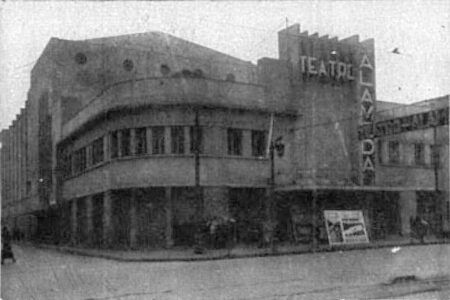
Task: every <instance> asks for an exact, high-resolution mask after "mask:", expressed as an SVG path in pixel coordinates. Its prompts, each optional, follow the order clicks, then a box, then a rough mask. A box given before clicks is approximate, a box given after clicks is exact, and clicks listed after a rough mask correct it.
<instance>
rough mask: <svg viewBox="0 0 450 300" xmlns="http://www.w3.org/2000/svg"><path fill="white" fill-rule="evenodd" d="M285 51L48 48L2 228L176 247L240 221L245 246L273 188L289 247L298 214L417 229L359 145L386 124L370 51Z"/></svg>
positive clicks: (293, 31)
mask: <svg viewBox="0 0 450 300" xmlns="http://www.w3.org/2000/svg"><path fill="white" fill-rule="evenodd" d="M279 52H280V53H279V58H278V59H272V58H262V59H260V60H259V61H258V63H257V64H256V65H255V64H253V63H251V62H246V61H242V60H239V59H237V58H234V57H231V56H228V55H226V54H223V53H220V52H217V51H214V50H211V49H208V48H205V47H202V46H199V45H196V44H193V43H190V42H188V41H184V40H182V39H179V38H176V37H173V36H170V35H167V34H163V33H157V32H153V33H144V34H136V35H126V36H118V37H111V38H101V39H91V40H85V41H66V40H59V39H51V40H50V42H49V43H48V45H47V47H46V48H45V49H44V52H43V54H42V55H41V57H40V58H39V60H38V62H37V63H36V65H35V67H34V68H33V70H32V73H31V87H30V90H29V93H28V99H27V101H26V106H25V108H24V109H22V110H21V113H20V115H18V117H17V119H16V120H15V121H14V122H13V124H12V125H11V126H10V128H9V129H7V130H4V131H3V132H2V145H3V146H2V186H3V188H2V199H3V200H2V216H3V219H4V220H6V221H8V222H9V223H10V225H11V226H12V227H16V228H20V229H21V230H22V231H23V232H25V233H26V235H29V236H35V235H36V234H37V233H38V234H39V235H40V237H41V238H45V237H49V238H51V239H57V240H58V241H60V242H69V241H72V242H74V243H87V244H91V245H124V246H131V247H137V246H148V247H158V246H169V247H170V246H172V245H173V244H174V243H175V244H186V243H187V244H189V243H192V240H193V231H194V227H195V224H197V223H198V222H200V221H202V220H204V219H210V218H213V217H233V218H234V219H236V220H237V224H238V228H239V230H238V238H239V239H240V240H242V241H247V240H250V239H251V230H250V228H253V227H255V226H257V223H258V222H260V221H261V219H264V218H265V216H266V215H267V214H266V213H265V212H267V210H268V209H269V208H268V203H273V202H271V201H269V200H270V199H272V198H273V197H272V196H271V195H272V194H271V188H272V187H273V188H274V189H275V192H276V196H275V199H274V203H273V205H274V207H271V209H272V208H275V209H274V211H275V212H276V214H275V215H276V216H275V217H276V218H277V219H278V220H280V222H279V227H280V228H281V229H280V233H279V235H280V239H283V238H287V236H288V235H289V234H288V231H289V230H288V227H289V226H290V225H289V224H288V223H286V220H287V219H289V216H290V214H291V213H292V211H293V210H297V211H300V212H302V211H303V212H304V215H305V216H306V217H305V220H304V222H305V223H310V220H309V219H310V217H309V216H310V215H311V212H312V210H313V209H314V210H315V211H316V212H317V213H318V214H319V215H320V213H321V211H322V210H323V209H327V208H340V209H361V210H363V211H364V212H365V216H366V217H367V223H368V224H375V225H373V228H376V227H377V224H378V223H377V222H378V221H379V220H377V217H376V216H378V215H379V212H380V211H383V212H385V213H386V214H389V213H390V211H391V208H392V207H396V210H395V214H397V215H396V216H395V218H393V217H392V216H391V218H390V219H389V220H394V221H389V222H391V223H392V224H390V226H391V227H392V228H391V230H390V231H391V232H392V233H393V234H394V233H399V232H401V231H402V230H403V231H407V230H408V228H403V227H404V226H403V225H402V224H404V223H405V222H406V221H405V218H406V217H405V216H403V217H402V216H401V214H400V212H399V211H401V209H402V207H400V206H399V204H398V203H399V202H398V199H397V198H398V195H399V194H401V193H403V192H404V189H403V183H399V184H398V185H397V186H395V187H392V186H388V187H387V188H384V187H385V186H387V185H385V184H384V183H383V182H381V181H380V180H379V178H383V177H384V175H381V176H378V174H381V173H379V172H383V171H379V170H378V163H377V159H376V158H377V154H376V150H377V149H376V147H373V148H371V145H375V143H376V140H375V136H374V135H370V134H369V135H367V136H365V137H364V138H361V134H359V133H358V128H362V127H361V126H362V125H364V126H374V124H375V111H376V110H375V107H376V101H375V99H376V95H375V91H376V87H375V64H374V62H375V60H374V44H373V40H368V41H363V42H360V41H359V40H358V37H357V36H354V37H350V38H348V39H344V40H338V39H337V38H333V39H330V38H328V36H323V37H319V36H318V35H317V34H313V35H309V34H308V33H307V32H304V33H301V32H300V28H299V26H298V25H294V26H292V27H289V28H288V29H286V30H283V31H281V32H279ZM272 124H273V127H272ZM271 128H273V130H271ZM359 131H361V130H359ZM269 132H270V133H269ZM269 137H272V140H273V141H275V142H276V144H277V146H280V147H279V148H277V151H275V155H274V164H273V165H272V164H271V160H270V159H269V158H270V156H269V155H268V148H269V141H268V139H269ZM447 138H448V137H447ZM372 150H373V151H372ZM272 166H274V167H273V168H272ZM271 178H273V179H274V181H272V180H271ZM271 183H274V184H273V185H272V184H271ZM395 195H397V196H395ZM313 196H314V197H315V201H314V202H312V201H311V199H312V197H313ZM396 197H397V198H396ZM272 200H273V199H272ZM312 203H314V204H312ZM391 214H392V213H391ZM380 222H381V221H380ZM383 222H384V223H386V222H388V221H386V220H384V221H383ZM394 223H395V224H394ZM402 226H403V227H402ZM369 227H370V225H369ZM55 228H56V229H57V230H55ZM374 230H375V229H374ZM374 232H375V231H374Z"/></svg>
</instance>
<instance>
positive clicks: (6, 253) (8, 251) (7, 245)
mask: <svg viewBox="0 0 450 300" xmlns="http://www.w3.org/2000/svg"><path fill="white" fill-rule="evenodd" d="M8 258H9V259H11V260H12V261H13V262H16V258H15V257H14V253H13V251H12V248H11V234H10V233H9V230H8V227H6V226H3V228H2V262H1V263H2V265H3V263H4V261H5V260H6V259H8Z"/></svg>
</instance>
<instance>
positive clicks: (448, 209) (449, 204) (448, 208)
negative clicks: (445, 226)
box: [447, 201, 450, 221]
mask: <svg viewBox="0 0 450 300" xmlns="http://www.w3.org/2000/svg"><path fill="white" fill-rule="evenodd" d="M447 220H449V221H450V202H449V201H447Z"/></svg>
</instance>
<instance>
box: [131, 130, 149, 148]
mask: <svg viewBox="0 0 450 300" xmlns="http://www.w3.org/2000/svg"><path fill="white" fill-rule="evenodd" d="M147 152H148V147H147V128H146V127H139V128H136V129H135V130H134V154H135V155H145V154H147Z"/></svg>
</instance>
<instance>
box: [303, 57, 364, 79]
mask: <svg viewBox="0 0 450 300" xmlns="http://www.w3.org/2000/svg"><path fill="white" fill-rule="evenodd" d="M300 70H301V73H302V74H307V75H311V76H319V77H328V78H331V79H335V80H346V81H353V80H355V76H354V75H353V65H352V64H347V63H344V62H341V61H336V60H329V61H324V60H320V59H318V58H316V57H313V56H303V55H302V56H300Z"/></svg>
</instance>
